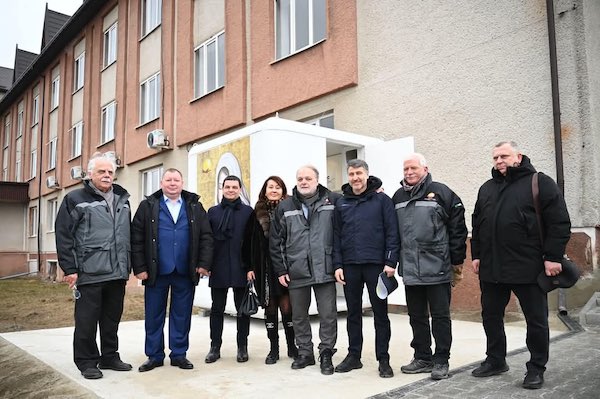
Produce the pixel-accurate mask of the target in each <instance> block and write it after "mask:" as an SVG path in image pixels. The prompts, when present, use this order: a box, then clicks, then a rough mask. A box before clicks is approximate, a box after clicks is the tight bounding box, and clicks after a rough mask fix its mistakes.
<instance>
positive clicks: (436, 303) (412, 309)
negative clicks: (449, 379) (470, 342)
mask: <svg viewBox="0 0 600 399" xmlns="http://www.w3.org/2000/svg"><path fill="white" fill-rule="evenodd" d="M405 289H406V306H407V307H408V316H409V320H410V326H411V327H412V331H413V339H412V342H411V343H410V346H412V348H413V349H414V350H415V356H414V357H415V359H422V360H426V361H432V360H433V362H434V363H437V364H444V363H448V359H450V346H451V345H452V322H451V321H450V297H451V289H452V288H451V287H450V283H444V284H433V285H407V286H406V287H405ZM430 313H431V329H430V327H429V315H430ZM432 334H433V339H434V340H435V353H433V355H432V351H431V335H432Z"/></svg>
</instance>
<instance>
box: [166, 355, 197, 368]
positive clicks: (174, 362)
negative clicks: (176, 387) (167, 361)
mask: <svg viewBox="0 0 600 399" xmlns="http://www.w3.org/2000/svg"><path fill="white" fill-rule="evenodd" d="M171 366H176V367H179V368H180V369H184V370H191V369H193V368H194V365H193V364H192V362H190V361H189V360H187V358H186V357H185V356H184V357H178V358H175V359H171Z"/></svg>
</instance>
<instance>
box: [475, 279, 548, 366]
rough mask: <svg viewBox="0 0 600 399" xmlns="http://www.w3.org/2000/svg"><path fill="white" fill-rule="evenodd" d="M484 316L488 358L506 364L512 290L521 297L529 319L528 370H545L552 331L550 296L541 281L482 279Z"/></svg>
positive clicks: (525, 314)
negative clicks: (507, 318) (506, 324)
mask: <svg viewBox="0 0 600 399" xmlns="http://www.w3.org/2000/svg"><path fill="white" fill-rule="evenodd" d="M479 285H480V287H481V317H482V319H483V328H484V330H485V335H486V337H487V350H486V355H487V361H489V362H490V363H492V364H495V365H498V364H504V362H505V361H506V334H505V332H504V311H505V309H506V305H508V301H509V300H510V293H511V291H512V292H514V293H515V295H516V296H517V298H518V299H519V304H520V305H521V309H522V310H523V315H524V316H525V321H526V322H527V338H526V341H525V342H526V344H527V349H529V353H530V354H531V358H530V360H529V361H528V362H527V369H528V370H537V371H544V370H546V363H548V352H549V347H550V331H549V328H548V297H547V295H546V293H545V292H543V291H542V290H541V289H540V287H539V286H538V285H537V284H496V283H487V282H484V281H481V282H480V284H479Z"/></svg>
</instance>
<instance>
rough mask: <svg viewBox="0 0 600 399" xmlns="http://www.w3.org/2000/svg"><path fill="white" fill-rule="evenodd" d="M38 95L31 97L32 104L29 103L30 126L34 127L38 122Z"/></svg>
mask: <svg viewBox="0 0 600 399" xmlns="http://www.w3.org/2000/svg"><path fill="white" fill-rule="evenodd" d="M39 111H40V95H39V94H38V95H36V96H35V97H33V102H32V103H31V126H35V125H37V124H38V122H39V121H40V115H39Z"/></svg>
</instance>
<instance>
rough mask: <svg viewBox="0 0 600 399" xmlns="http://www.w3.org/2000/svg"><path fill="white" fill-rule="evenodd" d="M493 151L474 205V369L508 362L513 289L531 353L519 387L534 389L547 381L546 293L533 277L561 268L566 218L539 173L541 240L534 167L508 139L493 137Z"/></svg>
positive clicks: (479, 371)
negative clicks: (478, 332)
mask: <svg viewBox="0 0 600 399" xmlns="http://www.w3.org/2000/svg"><path fill="white" fill-rule="evenodd" d="M492 154H493V161H494V168H493V169H492V178H491V179H490V180H488V181H487V182H485V183H484V184H483V185H482V186H481V188H480V189H479V194H478V196H477V202H476V204H475V211H474V212H473V236H472V240H471V252H472V256H473V271H474V272H475V273H477V274H479V281H480V287H481V316H482V318H483V327H484V329H485V333H486V336H487V350H486V355H487V357H486V360H485V361H484V362H483V363H482V364H481V366H479V367H477V368H476V369H475V370H473V373H472V374H473V375H474V376H475V377H489V376H492V375H496V374H500V373H503V372H505V371H507V370H508V365H507V364H506V335H505V333H504V320H503V318H504V310H505V308H506V305H507V304H508V301H509V299H510V294H511V291H512V292H514V293H515V295H516V296H517V298H518V299H519V303H520V305H521V309H522V310H523V314H524V315H525V320H526V321H527V340H526V342H527V348H528V349H529V352H530V353H531V358H530V360H529V361H528V362H527V364H526V366H527V374H526V376H525V379H524V380H523V387H524V388H528V389H536V388H540V387H541V386H542V385H543V383H544V371H545V370H546V363H547V362H548V350H549V343H550V335H549V329H548V298H547V295H546V293H545V292H544V291H543V290H542V289H541V288H540V287H539V286H538V284H537V280H536V279H537V276H538V275H539V274H540V273H541V272H545V273H546V275H548V276H555V275H557V274H558V273H560V272H561V264H560V261H561V259H562V257H563V254H564V253H565V247H566V245H567V242H568V241H569V237H570V230H571V222H570V219H569V213H568V212H567V207H566V204H565V201H564V199H563V197H562V195H561V193H560V190H559V188H558V186H557V185H556V183H555V182H554V181H553V180H552V179H551V178H550V177H548V176H546V175H544V174H541V173H540V174H539V201H540V208H541V213H542V215H541V217H542V220H543V226H542V228H541V230H542V232H543V234H544V244H543V245H542V243H541V238H540V229H539V228H538V222H537V219H536V213H535V208H534V205H533V193H532V186H531V181H532V177H533V175H534V174H535V173H536V170H535V168H534V167H533V165H532V164H531V162H530V160H529V158H528V157H527V156H525V155H523V154H521V152H520V151H519V149H518V147H517V144H516V143H514V142H513V141H503V142H501V143H498V144H497V145H496V146H495V147H494V149H493V153H492Z"/></svg>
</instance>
